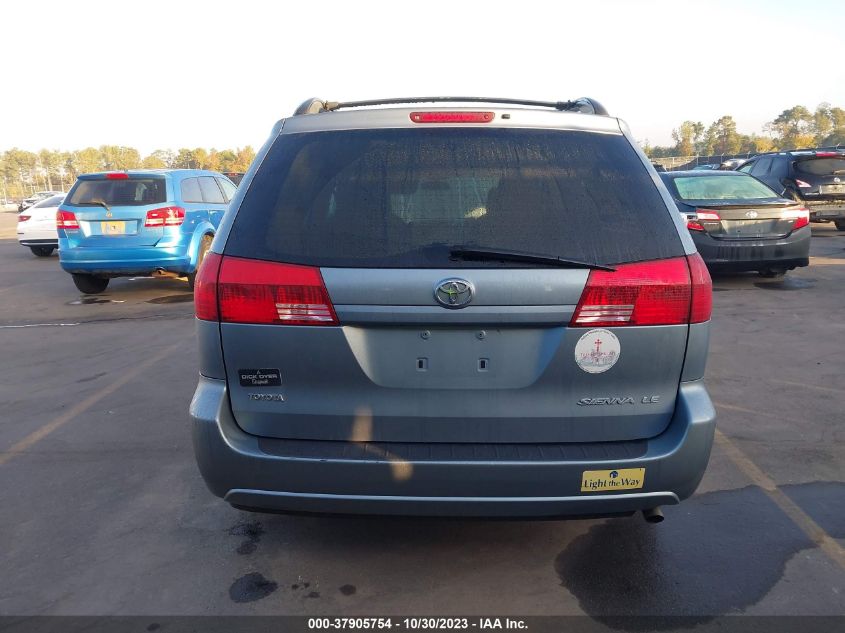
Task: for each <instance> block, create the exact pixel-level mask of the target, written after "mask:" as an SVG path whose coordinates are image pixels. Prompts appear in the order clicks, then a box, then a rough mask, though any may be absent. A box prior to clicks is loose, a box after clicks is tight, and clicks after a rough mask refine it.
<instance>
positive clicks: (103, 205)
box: [76, 200, 111, 213]
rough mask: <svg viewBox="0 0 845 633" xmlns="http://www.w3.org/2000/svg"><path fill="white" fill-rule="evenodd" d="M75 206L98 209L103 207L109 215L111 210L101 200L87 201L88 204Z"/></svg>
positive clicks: (82, 203) (79, 203) (78, 203)
mask: <svg viewBox="0 0 845 633" xmlns="http://www.w3.org/2000/svg"><path fill="white" fill-rule="evenodd" d="M76 205H77V206H80V207H87V206H91V205H96V206H98V207H103V208H104V209H105V210H106V211H108V212H109V213H111V209H110V208H109V205H107V204H106V203H105V202H103V201H102V200H89V201H88V202H77V203H76Z"/></svg>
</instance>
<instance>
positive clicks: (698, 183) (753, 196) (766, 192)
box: [674, 174, 778, 200]
mask: <svg viewBox="0 0 845 633" xmlns="http://www.w3.org/2000/svg"><path fill="white" fill-rule="evenodd" d="M674 183H675V188H676V189H677V190H678V196H680V198H681V200H764V199H771V198H777V197H778V195H777V193H775V192H774V191H773V190H771V189H769V188H768V187H767V186H766V185H764V184H763V183H762V182H760V181H759V180H757V179H756V178H754V177H753V176H746V175H741V174H736V175H731V176H727V175H725V176H680V177H678V178H675V179H674Z"/></svg>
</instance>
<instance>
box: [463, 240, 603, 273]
mask: <svg viewBox="0 0 845 633" xmlns="http://www.w3.org/2000/svg"><path fill="white" fill-rule="evenodd" d="M449 255H450V256H451V257H455V258H457V259H464V260H468V261H472V260H475V261H495V260H499V261H506V262H525V263H526V264H547V265H549V266H560V267H561V268H589V269H591V270H592V269H595V270H609V271H611V272H612V271H614V270H616V269H615V268H613V267H612V266H605V265H603V264H594V263H592V262H582V261H578V260H576V259H565V258H563V257H556V256H555V255H538V254H535V253H522V252H519V251H507V250H498V249H494V248H472V247H469V246H455V247H454V248H452V249H450V250H449Z"/></svg>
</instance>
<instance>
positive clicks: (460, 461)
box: [190, 377, 716, 517]
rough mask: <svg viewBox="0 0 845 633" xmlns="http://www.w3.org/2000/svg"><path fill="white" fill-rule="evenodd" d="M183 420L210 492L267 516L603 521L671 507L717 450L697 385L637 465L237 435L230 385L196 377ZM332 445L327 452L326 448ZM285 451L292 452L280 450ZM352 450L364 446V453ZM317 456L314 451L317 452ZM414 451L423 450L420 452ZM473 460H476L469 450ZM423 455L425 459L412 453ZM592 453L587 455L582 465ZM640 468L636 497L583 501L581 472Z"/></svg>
mask: <svg viewBox="0 0 845 633" xmlns="http://www.w3.org/2000/svg"><path fill="white" fill-rule="evenodd" d="M190 416H191V421H192V428H193V431H192V432H193V442H194V450H195V453H196V458H197V464H198V466H199V469H200V472H201V473H202V476H203V478H204V479H205V482H206V484H207V485H208V487H209V489H210V490H211V492H213V493H214V494H215V495H217V496H219V497H223V498H224V499H225V500H226V501H228V502H229V503H231V504H232V505H235V506H238V507H246V508H250V509H255V510H263V511H271V512H272V511H281V512H320V513H350V514H398V515H428V516H480V517H562V516H604V515H613V514H620V513H630V512H634V511H637V510H643V509H648V508H653V507H656V506H660V505H670V504H676V503H678V502H679V501H680V500H682V499H684V498H686V497H688V496H690V495H691V494H692V493H693V492H694V491H695V489H696V487H697V486H698V483H699V482H700V480H701V477H702V476H703V474H704V470H705V468H706V466H707V462H708V460H709V457H710V449H711V446H712V443H713V433H714V430H715V417H716V414H715V410H714V408H713V405H712V403H711V402H710V398H709V396H708V395H707V391H706V390H705V388H704V385H703V383H702V382H701V381H694V382H687V383H682V386H681V388H680V391H679V394H678V399H677V406H676V410H675V414H674V417H673V419H672V421H671V422H670V424H669V426H668V427H667V428H666V430H665V431H664V432H663V433H661V434H660V435H658V436H657V437H654V438H651V439H648V440H644V441H642V442H641V443H640V444H642V450H641V451H636V455H635V456H628V457H622V456H619V455H618V453H617V454H616V456H615V457H613V458H612V459H608V458H606V457H605V458H602V457H597V455H598V456H600V455H603V454H604V455H608V454H610V453H611V452H614V451H611V452H606V451H605V450H604V449H603V446H608V444H607V443H605V444H604V445H602V444H593V445H588V448H590V449H591V450H585V451H583V452H582V453H581V455H582V456H580V457H579V456H571V457H567V458H565V459H546V458H541V459H537V458H532V459H529V460H526V459H521V458H520V456H515V455H511V456H508V457H504V458H503V457H502V456H501V455H500V454H499V452H498V451H495V450H493V451H492V454H491V455H490V456H488V457H484V456H481V457H479V456H478V455H477V454H476V455H475V456H473V457H471V458H452V459H446V458H442V457H435V458H432V455H433V454H434V452H432V451H425V450H422V451H420V452H419V453H418V454H417V455H418V456H417V457H414V456H413V453H408V452H407V451H406V452H405V454H404V455H403V456H402V457H399V456H397V455H394V454H391V452H390V448H389V447H390V444H381V445H379V449H378V450H373V451H372V452H371V453H370V454H368V455H367V456H366V457H364V458H362V457H360V456H358V457H350V456H349V454H348V452H347V451H343V450H342V451H340V454H338V451H337V450H335V449H336V448H337V445H338V444H348V443H338V442H326V443H325V447H326V450H325V452H324V453H322V454H321V453H320V450H319V446H320V445H321V444H322V443H321V442H305V443H304V444H308V450H307V451H302V450H296V448H295V447H297V445H301V444H303V443H300V442H297V441H292V442H285V441H282V442H280V443H278V444H276V448H274V449H270V448H268V445H269V444H270V443H268V441H267V439H266V438H259V437H256V436H254V435H248V434H246V433H244V432H243V431H242V430H241V429H240V428H239V427H238V426H237V424H236V423H235V421H234V419H233V418H232V414H231V410H230V408H229V403H228V396H227V393H226V383H225V381H222V380H214V379H210V378H205V377H201V378H200V382H199V385H198V387H197V390H196V393H195V394H194V398H193V400H192V402H191V408H190ZM329 445H331V448H330V447H329ZM279 446H287V447H288V449H289V450H285V449H280V448H279ZM354 446H361V445H360V444H358V445H354ZM315 447H317V448H316V449H315ZM421 448H423V449H425V448H426V446H425V445H423V446H422V447H421ZM470 452H473V451H470ZM420 454H422V455H425V457H420V456H419V455H420ZM584 455H587V456H589V457H584ZM623 468H645V469H646V472H645V479H644V485H643V487H642V488H641V489H636V490H630V491H625V492H618V493H611V492H581V481H582V475H583V472H584V471H585V470H611V469H617V470H618V469H623Z"/></svg>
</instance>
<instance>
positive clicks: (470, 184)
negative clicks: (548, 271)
mask: <svg viewBox="0 0 845 633" xmlns="http://www.w3.org/2000/svg"><path fill="white" fill-rule="evenodd" d="M455 246H469V247H476V248H488V249H502V250H512V251H520V252H526V253H533V254H542V255H554V256H559V257H563V258H569V259H578V260H583V261H587V262H593V263H600V264H613V263H623V262H632V261H641V260H649V259H661V258H666V257H675V256H679V255H682V254H683V247H682V244H681V240H680V237H679V236H678V233H677V229H676V228H675V225H674V223H673V221H672V218H671V216H670V212H669V211H668V210H667V208H666V205H665V204H664V203H663V200H662V198H661V197H660V194H659V192H658V190H657V188H656V187H655V185H654V183H653V182H652V180H651V177H650V175H649V173H648V171H647V170H646V168H645V166H644V165H643V163H642V161H641V160H640V158H639V156H638V155H637V154H636V152H635V151H634V150H633V148H632V147H631V146H630V144H629V143H628V141H627V139H625V137H623V136H621V135H611V134H596V133H589V132H576V131H559V130H526V129H503V128H488V129H483V130H481V129H477V128H473V129H467V128H439V129H431V128H429V129H416V128H410V129H378V130H345V131H327V132H311V133H300V134H287V135H281V136H280V137H279V138H277V140H276V141H275V143H274V144H273V146H272V148H271V150H270V152H269V153H268V155H267V157H266V158H265V159H264V161H263V163H262V165H261V167H260V169H259V170H258V172H257V173H256V175H255V177H254V178H253V180H252V183H251V184H250V187H249V189H248V191H247V192H246V195H245V198H244V200H243V202H242V204H241V206H240V209H239V211H238V214H237V217H236V218H235V221H234V225H233V227H232V230H231V232H230V235H229V239H228V241H227V244H226V247H225V252H226V253H227V254H231V255H238V256H242V257H253V258H258V259H266V260H272V261H284V262H290V263H301V264H307V265H314V266H342V267H400V268H401V267H413V268H417V267H420V268H425V267H438V268H440V267H443V268H467V267H490V266H501V267H521V266H523V264H515V263H513V262H467V261H460V260H453V259H452V258H450V256H449V250H450V249H451V248H453V247H455Z"/></svg>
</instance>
